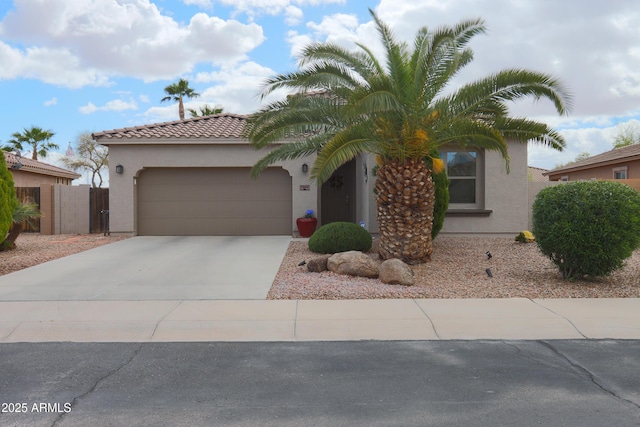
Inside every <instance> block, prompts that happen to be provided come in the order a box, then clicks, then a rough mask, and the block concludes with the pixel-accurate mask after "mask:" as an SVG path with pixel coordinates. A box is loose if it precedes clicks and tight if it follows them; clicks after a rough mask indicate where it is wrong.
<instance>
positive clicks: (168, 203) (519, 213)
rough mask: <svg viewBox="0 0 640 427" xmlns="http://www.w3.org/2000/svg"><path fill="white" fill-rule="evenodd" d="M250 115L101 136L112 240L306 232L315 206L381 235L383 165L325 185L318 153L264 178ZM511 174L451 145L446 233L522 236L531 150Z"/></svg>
mask: <svg viewBox="0 0 640 427" xmlns="http://www.w3.org/2000/svg"><path fill="white" fill-rule="evenodd" d="M245 120H246V116H242V115H236V114H220V115H213V116H205V117H197V118H192V119H187V120H181V121H174V122H166V123H156V124H149V125H144V126H136V127H130V128H123V129H114V130H107V131H103V132H97V133H94V134H93V137H94V138H95V139H96V140H97V141H98V143H100V144H102V145H105V146H108V147H109V187H110V193H109V198H110V199H109V210H110V231H111V233H112V234H126V235H269V234H271V235H273V234H282V235H297V228H296V218H298V217H301V216H303V215H304V213H305V211H306V210H308V209H312V210H313V211H314V212H316V214H317V216H318V220H319V224H320V225H321V224H326V223H329V222H333V221H351V222H355V223H361V222H363V223H364V226H365V228H367V229H368V230H369V231H371V232H373V233H375V232H377V231H378V228H377V223H376V203H375V198H374V194H373V187H374V180H375V176H374V174H373V173H372V171H373V170H374V167H375V160H374V158H373V156H371V155H360V156H358V157H357V158H355V159H353V160H352V161H350V162H348V163H346V164H345V165H343V166H341V167H340V168H339V169H338V170H337V171H336V172H335V173H334V174H333V176H332V177H331V178H330V179H329V180H328V181H327V182H326V183H324V184H322V185H320V186H319V185H317V184H316V182H314V181H313V180H311V179H310V177H309V170H310V168H311V165H312V163H313V160H314V156H309V157H306V158H300V159H295V160H290V161H284V162H280V163H277V164H274V165H273V166H272V167H269V168H268V169H266V170H265V171H264V172H263V173H262V175H260V177H259V178H258V179H255V180H254V179H252V178H251V177H250V173H249V171H250V169H251V167H252V166H253V165H254V164H255V163H256V161H258V160H259V159H260V158H261V157H262V156H263V155H264V154H265V151H257V150H255V149H254V148H253V147H252V146H251V145H250V144H249V142H248V141H247V140H246V139H244V138H243V137H242V130H243V126H244V123H245ZM509 154H510V158H511V163H510V165H511V172H510V173H509V174H507V172H506V168H505V164H504V160H503V159H502V158H501V157H500V155H499V154H497V153H495V152H485V151H483V150H468V149H462V148H459V147H454V146H452V147H449V148H447V149H443V150H442V153H441V155H442V157H443V159H444V160H445V164H446V165H447V168H448V173H449V179H450V181H451V183H450V190H451V202H450V205H449V211H448V213H447V218H446V220H445V225H444V229H443V231H442V232H443V233H461V234H479V233H485V234H504V233H506V234H514V233H517V232H519V231H522V230H524V229H526V228H527V225H528V211H529V208H530V207H529V201H528V187H527V183H528V176H527V146H526V144H515V143H514V144H510V146H509Z"/></svg>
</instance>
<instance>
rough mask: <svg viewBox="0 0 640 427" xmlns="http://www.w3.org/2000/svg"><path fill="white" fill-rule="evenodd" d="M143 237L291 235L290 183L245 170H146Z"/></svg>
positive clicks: (275, 171) (276, 173)
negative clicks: (255, 176) (252, 176)
mask: <svg viewBox="0 0 640 427" xmlns="http://www.w3.org/2000/svg"><path fill="white" fill-rule="evenodd" d="M137 189H138V190H137V191H138V198H137V209H138V220H137V221H138V234H139V235H142V236H216V235H217V236H234V235H235V236H237V235H240V236H254V235H277V234H282V235H291V231H292V213H291V206H292V205H291V177H290V176H289V173H288V172H287V171H285V170H283V169H281V168H270V169H267V170H265V171H264V172H263V173H262V174H261V175H260V177H259V178H258V179H257V180H254V179H252V178H251V176H250V175H249V168H150V169H146V170H144V171H143V172H141V174H140V176H139V178H138V179H137Z"/></svg>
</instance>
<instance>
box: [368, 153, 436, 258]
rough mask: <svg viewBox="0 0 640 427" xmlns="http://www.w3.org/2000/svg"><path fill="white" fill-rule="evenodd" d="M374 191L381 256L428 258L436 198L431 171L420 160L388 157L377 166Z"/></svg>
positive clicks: (430, 251) (430, 248) (431, 248)
mask: <svg viewBox="0 0 640 427" xmlns="http://www.w3.org/2000/svg"><path fill="white" fill-rule="evenodd" d="M375 193H376V202H377V204H378V227H379V229H380V244H379V249H378V251H379V253H380V256H381V257H382V259H390V258H399V259H401V260H403V261H404V262H406V263H407V264H420V263H424V262H426V261H429V260H430V259H431V253H432V252H433V247H432V240H431V228H432V226H433V205H434V201H435V188H434V185H433V181H432V180H431V170H429V169H428V168H427V166H426V165H425V163H424V162H423V161H422V160H405V161H404V162H400V161H399V160H387V161H385V162H384V163H383V164H382V166H380V168H379V169H378V173H377V179H376V185H375Z"/></svg>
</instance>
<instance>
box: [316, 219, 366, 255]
mask: <svg viewBox="0 0 640 427" xmlns="http://www.w3.org/2000/svg"><path fill="white" fill-rule="evenodd" d="M371 245H372V241H371V234H369V232H368V231H367V230H365V229H364V228H363V227H361V226H359V225H358V224H354V223H352V222H331V223H329V224H326V225H323V226H322V227H320V228H319V229H317V230H316V232H315V233H313V235H311V237H309V250H311V252H316V253H320V254H335V253H337V252H346V251H362V252H367V251H368V250H369V249H371Z"/></svg>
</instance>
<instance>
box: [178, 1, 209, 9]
mask: <svg viewBox="0 0 640 427" xmlns="http://www.w3.org/2000/svg"><path fill="white" fill-rule="evenodd" d="M180 1H182V3H184V4H186V5H187V6H199V7H201V8H203V9H212V8H213V4H212V3H211V0H180Z"/></svg>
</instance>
